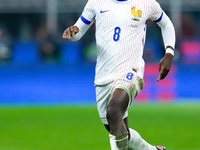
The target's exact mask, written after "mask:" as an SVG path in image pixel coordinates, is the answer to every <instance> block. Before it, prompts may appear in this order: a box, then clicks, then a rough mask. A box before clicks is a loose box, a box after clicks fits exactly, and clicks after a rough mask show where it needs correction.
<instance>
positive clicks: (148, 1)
mask: <svg viewBox="0 0 200 150" xmlns="http://www.w3.org/2000/svg"><path fill="white" fill-rule="evenodd" d="M155 1H156V0H140V1H139V3H140V4H143V5H146V6H149V5H151V4H152V3H154V2H155Z"/></svg>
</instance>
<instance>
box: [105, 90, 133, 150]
mask: <svg viewBox="0 0 200 150" xmlns="http://www.w3.org/2000/svg"><path fill="white" fill-rule="evenodd" d="M128 106H129V95H128V93H127V92H126V91H125V90H123V89H120V88H116V89H115V90H114V91H113V92H112V95H111V97H110V100H109V103H108V106H107V115H106V117H107V121H108V125H109V128H110V144H111V149H112V150H128V130H127V126H126V124H125V122H124V118H123V117H124V114H125V112H126V111H127V108H128Z"/></svg>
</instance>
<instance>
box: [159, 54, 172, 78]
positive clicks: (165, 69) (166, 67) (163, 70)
mask: <svg viewBox="0 0 200 150" xmlns="http://www.w3.org/2000/svg"><path fill="white" fill-rule="evenodd" d="M173 57H174V56H173V55H172V54H170V53H166V54H165V56H164V57H163V58H162V59H161V61H160V63H159V72H160V74H159V77H158V79H157V82H159V81H160V80H163V79H164V78H165V77H166V76H167V74H168V73H169V71H170V68H171V65H172V59H173Z"/></svg>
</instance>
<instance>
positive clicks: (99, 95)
mask: <svg viewBox="0 0 200 150" xmlns="http://www.w3.org/2000/svg"><path fill="white" fill-rule="evenodd" d="M111 84H112V83H108V84H105V85H97V86H96V101H97V109H98V112H99V116H100V118H101V120H102V122H103V124H108V122H107V119H106V114H107V112H106V111H107V105H108V102H109V99H110V91H111Z"/></svg>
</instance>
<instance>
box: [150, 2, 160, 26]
mask: <svg viewBox="0 0 200 150" xmlns="http://www.w3.org/2000/svg"><path fill="white" fill-rule="evenodd" d="M162 17H163V10H162V8H161V7H160V4H159V3H158V2H157V1H156V0H152V3H151V5H150V16H149V19H151V20H152V21H154V22H159V21H161V20H162Z"/></svg>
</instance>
